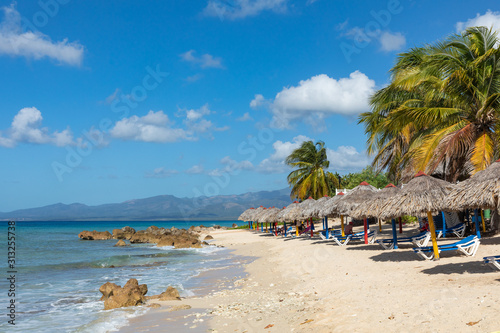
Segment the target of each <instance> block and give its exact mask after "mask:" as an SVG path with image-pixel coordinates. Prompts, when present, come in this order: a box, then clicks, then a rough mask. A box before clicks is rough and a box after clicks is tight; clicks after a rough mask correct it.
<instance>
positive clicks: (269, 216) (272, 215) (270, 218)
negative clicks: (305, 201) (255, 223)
mask: <svg viewBox="0 0 500 333" xmlns="http://www.w3.org/2000/svg"><path fill="white" fill-rule="evenodd" d="M280 211H281V209H279V208H276V207H271V208H268V209H267V210H266V213H265V214H263V215H262V216H261V217H260V221H261V222H262V223H265V224H266V230H267V224H268V223H271V229H275V231H276V224H275V222H277V221H278V220H277V218H276V216H277V215H278V213H279V212H280ZM275 233H276V232H275Z"/></svg>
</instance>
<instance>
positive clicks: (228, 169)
mask: <svg viewBox="0 0 500 333" xmlns="http://www.w3.org/2000/svg"><path fill="white" fill-rule="evenodd" d="M220 163H221V164H222V165H223V166H224V167H222V168H218V169H214V170H211V171H209V172H208V175H209V176H214V177H217V176H221V175H222V174H224V173H230V174H233V175H235V174H237V173H238V172H240V171H241V170H252V169H253V168H254V165H253V164H252V162H250V161H247V160H244V161H240V162H237V161H235V160H233V159H231V158H230V157H229V156H225V157H223V158H222V159H221V160H220Z"/></svg>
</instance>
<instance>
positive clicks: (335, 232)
mask: <svg viewBox="0 0 500 333" xmlns="http://www.w3.org/2000/svg"><path fill="white" fill-rule="evenodd" d="M317 234H318V235H319V237H320V238H321V239H322V240H328V239H331V238H332V237H333V236H334V235H336V236H340V235H342V231H341V230H334V229H332V230H328V238H326V232H325V230H322V231H318V232H317Z"/></svg>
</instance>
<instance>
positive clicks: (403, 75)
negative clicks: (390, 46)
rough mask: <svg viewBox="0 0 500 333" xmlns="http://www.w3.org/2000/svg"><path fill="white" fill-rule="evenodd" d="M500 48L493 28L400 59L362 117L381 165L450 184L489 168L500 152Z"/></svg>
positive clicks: (400, 176)
mask: <svg viewBox="0 0 500 333" xmlns="http://www.w3.org/2000/svg"><path fill="white" fill-rule="evenodd" d="M499 44H500V39H499V38H498V36H497V33H496V32H494V31H493V30H492V29H487V28H485V27H473V28H468V29H467V30H466V31H465V32H463V33H462V34H455V35H452V36H450V37H449V38H448V39H446V40H445V41H443V42H436V43H435V44H434V45H428V46H424V47H419V48H414V49H411V50H409V51H408V52H406V53H403V54H400V56H399V58H398V61H397V64H396V65H395V66H394V68H392V69H391V82H390V84H389V85H388V86H387V87H385V88H383V89H381V90H379V91H378V92H376V93H375V95H374V96H372V98H371V106H372V111H370V112H366V113H363V114H361V116H360V119H359V122H360V123H363V124H364V125H365V132H366V133H367V134H368V141H367V144H368V152H369V153H372V154H375V158H374V162H373V165H374V166H375V167H377V169H379V170H381V169H384V168H386V169H387V170H388V171H389V172H390V173H391V174H392V175H393V176H395V178H397V179H403V180H404V179H405V178H406V179H407V178H408V176H410V175H413V174H415V172H416V171H419V170H423V171H425V172H427V173H429V174H431V173H435V174H441V175H442V176H443V178H445V179H446V180H449V181H455V180H457V178H459V177H468V176H469V175H470V174H473V173H475V172H477V171H480V170H484V169H485V168H486V167H487V166H488V165H489V164H490V163H491V162H492V160H494V158H496V157H497V156H498V150H499V137H498V135H497V129H498V127H499V126H500V49H499V47H498V45H499ZM498 133H500V132H498Z"/></svg>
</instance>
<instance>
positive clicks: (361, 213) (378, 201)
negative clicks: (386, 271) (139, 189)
mask: <svg viewBox="0 0 500 333" xmlns="http://www.w3.org/2000/svg"><path fill="white" fill-rule="evenodd" d="M400 191H401V189H400V188H398V187H396V186H394V184H392V183H391V184H389V185H387V186H386V187H384V188H383V189H382V190H380V191H378V192H376V193H374V194H373V196H372V197H371V198H370V199H368V200H367V201H366V202H365V203H363V204H361V205H359V206H358V207H356V208H355V209H353V210H352V211H351V217H353V218H355V219H365V218H370V217H376V218H377V219H378V221H379V231H382V225H381V223H380V221H381V220H382V219H381V218H380V215H381V214H382V208H383V207H384V205H385V203H386V201H387V200H388V199H389V198H391V197H392V196H394V195H396V194H398V193H399V192H400ZM399 226H400V232H401V230H402V229H401V218H400V220H399ZM392 237H393V242H394V248H395V249H397V248H398V245H397V233H396V220H395V219H392Z"/></svg>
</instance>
